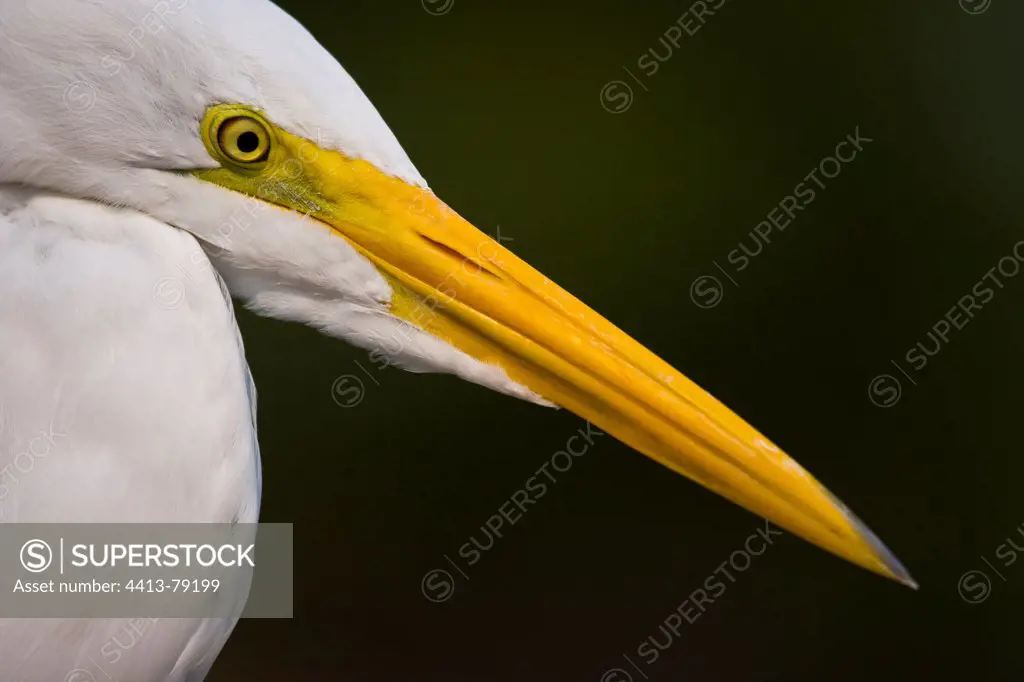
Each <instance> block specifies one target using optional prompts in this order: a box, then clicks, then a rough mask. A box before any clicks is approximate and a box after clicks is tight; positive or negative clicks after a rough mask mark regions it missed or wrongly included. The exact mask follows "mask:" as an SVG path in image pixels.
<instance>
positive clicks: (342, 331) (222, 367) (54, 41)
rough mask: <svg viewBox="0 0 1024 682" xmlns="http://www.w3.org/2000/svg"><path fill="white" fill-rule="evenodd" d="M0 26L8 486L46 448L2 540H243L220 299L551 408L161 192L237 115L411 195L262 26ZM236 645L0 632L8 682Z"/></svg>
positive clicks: (262, 241)
mask: <svg viewBox="0 0 1024 682" xmlns="http://www.w3.org/2000/svg"><path fill="white" fill-rule="evenodd" d="M0 2H2V8H0V9H2V11H0V472H2V471H3V468H4V467H5V466H9V465H13V464H14V459H15V458H16V457H17V455H18V453H19V452H21V450H20V448H23V447H24V444H25V443H26V442H28V441H29V440H31V439H32V438H35V437H37V436H38V434H39V433H46V434H49V437H50V438H52V439H53V441H54V443H55V444H54V445H53V451H52V453H51V454H49V455H48V456H46V457H37V458H35V459H34V460H33V463H32V468H31V470H30V471H29V472H27V473H25V472H21V473H24V475H21V476H19V477H18V482H17V484H16V485H13V486H11V485H7V486H6V489H0V519H2V520H4V521H15V522H18V521H23V522H49V521H70V520H75V521H83V522H90V521H92V522H99V521H130V522H150V521H163V522H168V521H174V522H182V521H195V522H223V521H231V520H236V519H237V520H241V521H253V520H255V519H256V515H257V510H258V504H259V486H260V474H259V462H258V449H257V444H256V440H255V434H254V429H255V424H254V413H253V412H252V410H253V405H252V390H251V382H250V380H249V375H248V372H247V368H246V366H245V362H244V358H243V356H242V350H241V344H240V341H239V338H238V331H237V327H236V326H235V322H234V317H233V315H232V311H231V307H230V304H229V302H228V301H226V300H225V296H224V293H223V291H222V282H226V285H227V287H228V289H229V290H230V292H231V294H232V295H234V296H237V297H240V298H242V299H244V300H245V301H247V303H248V304H249V305H250V306H251V307H252V308H253V309H254V310H256V311H257V312H260V313H262V314H267V315H274V316H277V317H281V318H284V319H291V320H298V321H301V322H305V323H307V324H311V325H313V326H315V327H317V328H319V329H321V330H323V331H325V332H326V333H328V334H332V335H335V336H338V337H340V338H343V339H346V340H348V341H350V342H351V343H354V344H356V345H358V346H361V347H363V348H368V349H380V350H382V351H383V352H385V353H387V354H389V355H390V356H391V357H393V358H395V359H396V360H397V361H398V362H399V363H400V364H402V365H403V366H405V367H407V368H410V369H413V370H415V371H442V372H451V373H454V374H456V375H458V376H460V377H463V378H465V379H467V380H470V381H474V382H477V383H479V384H482V385H484V386H487V387H490V388H492V389H495V390H498V391H502V392H504V393H508V394H510V395H515V396H517V397H520V398H524V399H527V400H534V401H536V402H543V401H542V400H541V399H540V398H538V397H537V396H536V395H534V394H533V393H531V392H530V391H528V390H527V389H526V388H524V387H523V386H521V385H519V384H517V383H516V382H514V381H512V380H511V379H509V377H508V376H507V375H506V374H505V372H504V371H503V370H501V369H500V368H497V367H493V366H489V365H485V364H483V363H481V362H479V361H477V360H475V359H473V358H471V357H470V356H468V355H466V354H465V353H463V352H461V351H459V350H457V349H455V348H453V347H452V346H450V345H448V344H447V343H444V342H443V341H441V340H439V339H437V338H434V337H432V336H430V335H428V334H426V333H424V332H422V331H419V330H415V329H413V328H411V327H409V326H408V325H406V324H405V323H403V322H401V321H399V320H398V319H397V318H395V317H393V316H392V315H391V314H390V313H389V311H388V306H389V304H390V302H391V296H392V291H391V289H390V287H389V286H388V284H387V282H386V281H385V280H384V279H383V278H382V277H381V275H380V273H378V272H377V270H376V269H375V268H374V267H373V266H372V265H371V264H370V263H369V262H367V261H366V260H365V259H364V258H363V257H362V256H360V255H359V254H358V253H357V252H356V251H355V250H354V249H353V248H352V247H351V246H349V245H348V243H347V242H345V241H344V240H343V239H340V238H338V237H337V236H335V235H333V234H332V233H331V232H330V231H329V230H328V229H327V228H326V227H325V226H323V225H322V224H319V223H317V222H315V221H313V220H309V219H307V218H304V217H302V216H300V215H298V214H296V213H294V212H290V211H286V210H282V209H279V208H276V207H271V206H268V205H267V204H264V203H261V202H259V201H256V200H254V199H252V198H249V197H246V196H243V195H241V194H238V193H235V192H231V191H228V190H225V189H222V188H219V187H216V186H213V185H211V184H208V183H204V182H201V181H199V180H197V179H196V178H194V177H192V176H189V175H187V174H181V173H178V172H175V171H179V170H196V169H203V168H212V167H215V166H216V162H215V161H214V160H213V159H212V158H211V157H210V156H209V154H208V153H207V151H206V149H205V147H204V145H203V143H202V141H201V138H200V136H199V132H198V125H199V121H200V120H201V118H202V116H203V114H204V112H205V110H206V109H207V107H209V106H210V105H212V104H215V103H220V102H233V103H244V104H249V105H254V106H257V107H260V108H261V109H263V110H264V112H265V114H266V115H267V116H268V117H269V118H270V119H271V120H273V121H274V122H275V123H276V124H277V125H279V126H281V127H283V128H285V129H287V130H289V131H290V132H292V133H294V134H296V135H299V136H302V137H305V138H307V139H310V140H313V141H315V142H317V143H318V144H320V145H321V146H323V147H324V148H329V149H336V150H340V151H342V152H344V153H345V154H347V155H349V156H352V157H357V158H362V159H365V160H367V161H369V162H371V163H372V164H374V165H375V166H377V167H378V168H379V169H381V170H382V171H384V172H385V173H388V174H390V175H393V176H395V177H398V178H401V179H403V180H405V181H406V182H408V183H411V184H413V185H418V186H422V187H426V183H425V181H424V180H423V178H422V176H421V175H420V174H419V172H418V171H417V170H416V168H415V167H414V166H413V164H412V162H411V161H410V160H409V158H408V157H407V156H406V154H405V152H404V151H403V150H402V148H401V146H400V145H399V143H398V141H397V140H396V139H395V136H394V135H393V134H392V133H391V131H390V129H389V128H388V126H387V125H386V124H385V123H384V121H383V119H381V117H380V115H379V114H378V113H377V111H376V109H375V108H374V107H373V105H372V104H371V103H370V101H369V100H368V99H367V98H366V97H365V96H364V95H363V93H362V92H361V91H360V90H359V88H358V86H357V85H356V84H355V82H354V81H353V79H352V78H351V77H350V76H349V75H348V74H347V73H346V72H345V71H344V70H343V69H342V67H341V66H340V65H338V63H337V62H336V61H335V60H334V58H333V57H332V56H331V55H330V54H328V53H327V52H326V51H325V50H324V49H323V48H322V47H321V46H320V45H318V44H317V43H316V41H315V40H314V39H313V38H312V37H311V36H310V34H309V33H308V32H307V31H306V30H305V29H303V28H302V27H301V26H299V25H298V24H297V23H296V22H295V21H293V20H292V19H291V18H290V17H288V16H287V15H286V14H284V13H283V12H281V11H280V10H279V9H278V8H277V7H275V6H274V5H273V4H271V3H270V2H267V1H266V0H0ZM383 49H386V47H385V48H383ZM177 296H180V300H178V301H175V297H177ZM396 339H399V340H401V347H400V348H396V346H395V344H394V341H395V340H396ZM22 464H24V461H23V462H22ZM2 483H3V481H0V484H2ZM238 607H239V609H240V608H241V604H239V605H238ZM232 626H233V621H230V620H227V621H215V620H208V619H206V620H204V619H192V620H188V619H185V620H174V621H160V622H158V623H156V624H154V625H153V626H152V628H148V629H147V633H148V634H146V635H145V636H140V638H139V640H140V641H139V642H138V643H137V644H135V645H134V646H133V647H132V649H131V652H130V655H126V656H123V657H122V658H120V659H119V660H118V661H117V662H116V664H111V665H109V666H108V667H107V668H106V669H100V670H97V669H96V666H97V665H99V663H100V662H102V660H103V647H104V645H105V644H107V643H109V642H110V641H111V639H112V638H114V637H118V636H120V637H121V638H122V639H124V638H127V637H128V636H130V632H129V631H130V630H133V629H137V627H135V626H133V625H132V623H131V622H128V621H124V620H116V619H115V620H48V621H42V620H40V621H33V620H28V621H23V620H19V621H0V677H2V679H3V680H4V681H5V682H6V681H7V680H25V681H26V682H36V681H37V680H56V681H58V682H59V681H60V680H69V681H73V682H81V681H82V680H90V679H93V678H95V679H97V680H99V679H106V680H110V681H112V682H158V681H159V682H165V681H167V680H170V681H171V682H186V681H188V682H193V681H198V680H201V679H202V678H203V677H204V676H205V674H206V671H207V670H208V669H209V666H210V665H211V664H212V662H213V659H214V657H215V656H216V655H217V652H218V651H219V650H220V648H221V646H222V645H223V642H224V641H225V639H226V637H227V636H228V634H229V633H230V631H231V627H232ZM133 637H134V636H133ZM108 663H109V661H108ZM77 669H82V670H84V671H85V672H86V673H88V674H89V675H91V677H86V676H85V674H84V673H83V674H82V675H80V676H79V677H78V678H75V677H72V674H74V673H75V671H76V670H77Z"/></svg>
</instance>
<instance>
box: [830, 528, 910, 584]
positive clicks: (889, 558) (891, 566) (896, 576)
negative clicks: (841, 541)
mask: <svg viewBox="0 0 1024 682" xmlns="http://www.w3.org/2000/svg"><path fill="white" fill-rule="evenodd" d="M847 514H848V516H849V519H850V523H851V524H852V525H853V526H854V528H856V530H857V531H858V532H859V533H860V535H861V537H862V538H863V539H864V542H866V543H867V544H868V546H869V547H871V550H872V551H873V553H874V555H875V558H876V559H877V560H878V562H879V563H880V564H881V565H882V568H883V570H882V571H881V572H882V573H883V574H884V575H886V576H887V577H889V578H892V579H893V580H895V581H896V582H898V583H901V584H903V585H906V586H907V587H909V588H910V589H912V590H915V591H916V590H917V589H918V584H917V581H916V580H914V578H913V577H912V576H911V575H910V571H908V570H907V569H906V567H905V566H904V565H903V563H902V562H900V560H899V559H897V558H896V555H895V554H893V553H892V551H891V550H890V549H889V548H888V547H886V546H885V543H883V542H882V541H881V540H880V539H879V538H878V536H877V535H875V533H874V532H873V531H872V530H871V529H870V528H868V527H867V525H866V524H865V523H864V522H863V521H861V520H860V519H859V518H857V517H856V516H855V515H854V514H852V513H850V512H849V511H847Z"/></svg>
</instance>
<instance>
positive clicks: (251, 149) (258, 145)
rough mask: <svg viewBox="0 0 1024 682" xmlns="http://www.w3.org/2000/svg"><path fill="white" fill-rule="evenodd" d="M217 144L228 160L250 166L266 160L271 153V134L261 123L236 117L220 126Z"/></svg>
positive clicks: (245, 117) (247, 118) (244, 117)
mask: <svg viewBox="0 0 1024 682" xmlns="http://www.w3.org/2000/svg"><path fill="white" fill-rule="evenodd" d="M217 143H218V145H219V146H220V150H221V152H222V153H223V154H224V156H226V157H227V158H228V159H230V160H231V161H234V162H235V163H240V164H245V165H250V164H254V163H259V162H261V161H264V160H266V158H267V154H269V152H270V133H269V132H268V131H267V129H266V127H265V126H264V125H263V123H262V122H261V121H259V120H257V119H255V118H249V117H247V116H236V117H235V118H229V119H227V120H226V121H224V122H223V123H222V124H221V125H220V128H219V130H218V131H217Z"/></svg>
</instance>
